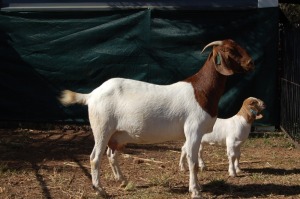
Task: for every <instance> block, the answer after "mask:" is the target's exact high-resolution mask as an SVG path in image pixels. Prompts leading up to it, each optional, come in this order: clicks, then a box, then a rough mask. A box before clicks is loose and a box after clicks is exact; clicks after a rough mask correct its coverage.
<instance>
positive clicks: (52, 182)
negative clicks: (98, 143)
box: [0, 125, 300, 199]
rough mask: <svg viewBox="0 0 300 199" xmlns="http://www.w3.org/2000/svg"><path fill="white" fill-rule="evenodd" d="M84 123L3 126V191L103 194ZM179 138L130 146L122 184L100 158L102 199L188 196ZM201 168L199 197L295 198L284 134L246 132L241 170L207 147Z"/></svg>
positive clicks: (294, 165) (292, 157)
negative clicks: (231, 170) (94, 179)
mask: <svg viewBox="0 0 300 199" xmlns="http://www.w3.org/2000/svg"><path fill="white" fill-rule="evenodd" d="M93 144H94V141H93V137H92V133H91V131H90V129H89V128H88V127H78V126H68V125H65V126H63V127H60V128H55V129H52V130H51V129H50V130H33V129H25V128H16V129H0V198H9V199H11V198H28V199H29V198H30V199H32V198H54V199H56V198H101V197H99V196H97V195H96V194H95V192H94V191H93V189H92V185H91V176H90V165H89V155H90V153H91V151H92V148H93ZM182 144H183V141H177V142H169V143H163V144H155V145H129V146H127V147H126V149H125V150H124V153H123V154H121V155H120V158H119V162H120V165H121V169H122V170H123V172H124V174H125V176H126V177H127V178H128V179H129V184H128V186H127V187H126V188H125V189H124V188H120V187H119V183H117V182H116V181H115V180H114V178H113V174H112V171H111V169H110V167H109V165H108V160H107V158H106V157H103V162H102V165H101V171H102V173H101V182H102V185H103V186H104V188H105V189H106V191H107V192H108V194H109V196H108V197H107V198H122V199H123V198H128V199H132V198H133V199H134V198H142V199H147V198H149V199H150V198H151V199H154V198H155V199H157V198H190V194H189V192H188V172H181V171H180V170H179V167H178V162H179V157H180V148H181V146H182ZM204 158H205V160H206V163H207V167H208V170H207V171H205V172H199V182H200V183H201V185H202V188H203V191H202V194H203V197H204V198H300V150H299V149H295V147H294V146H293V144H291V142H290V140H289V139H287V138H286V137H285V136H284V134H283V133H280V132H272V133H251V137H250V138H249V139H248V140H247V142H246V143H245V144H244V145H243V147H242V156H241V167H242V169H243V172H242V173H241V174H239V176H238V177H236V178H233V177H228V173H227V169H228V168H227V167H228V164H227V157H226V152H225V148H224V147H219V146H208V147H206V149H205V157H204Z"/></svg>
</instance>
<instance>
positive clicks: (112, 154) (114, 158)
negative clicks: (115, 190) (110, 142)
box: [106, 147, 127, 187]
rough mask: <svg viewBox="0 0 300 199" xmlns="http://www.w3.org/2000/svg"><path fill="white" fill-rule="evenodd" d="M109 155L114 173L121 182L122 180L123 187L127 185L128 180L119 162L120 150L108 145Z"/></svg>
mask: <svg viewBox="0 0 300 199" xmlns="http://www.w3.org/2000/svg"><path fill="white" fill-rule="evenodd" d="M106 154H107V157H108V161H109V164H110V167H111V169H112V171H113V173H114V176H115V179H116V180H117V181H119V182H121V187H125V186H126V185H127V180H126V178H125V177H124V175H123V174H122V172H121V169H120V166H119V162H118V154H119V152H118V151H117V150H114V151H113V150H112V149H111V148H109V147H108V149H107V153H106Z"/></svg>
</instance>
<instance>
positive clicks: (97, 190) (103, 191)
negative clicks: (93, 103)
mask: <svg viewBox="0 0 300 199" xmlns="http://www.w3.org/2000/svg"><path fill="white" fill-rule="evenodd" d="M93 189H94V190H95V191H96V194H97V195H100V196H102V197H107V193H106V191H105V190H104V189H102V188H100V187H97V186H95V185H93Z"/></svg>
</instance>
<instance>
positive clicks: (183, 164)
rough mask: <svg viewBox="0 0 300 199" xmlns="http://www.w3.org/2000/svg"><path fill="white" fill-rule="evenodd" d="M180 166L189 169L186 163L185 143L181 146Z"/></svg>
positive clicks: (182, 168)
mask: <svg viewBox="0 0 300 199" xmlns="http://www.w3.org/2000/svg"><path fill="white" fill-rule="evenodd" d="M179 167H180V170H181V171H187V170H188V168H187V165H186V151H185V143H184V145H183V146H182V148H181V155H180V160H179Z"/></svg>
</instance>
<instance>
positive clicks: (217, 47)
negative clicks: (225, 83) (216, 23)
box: [201, 39, 254, 75]
mask: <svg viewBox="0 0 300 199" xmlns="http://www.w3.org/2000/svg"><path fill="white" fill-rule="evenodd" d="M209 46H213V51H212V53H211V54H210V56H209V58H210V60H211V59H212V60H213V62H214V64H215V67H216V70H217V71H218V72H219V73H221V74H223V75H232V74H234V73H241V72H247V71H251V70H253V69H254V63H253V60H252V58H251V57H250V55H249V54H248V53H247V52H246V50H245V49H243V48H242V47H241V46H239V45H238V44H237V43H236V42H234V41H233V40H231V39H227V40H223V41H214V42H211V43H209V44H208V45H206V46H205V47H204V48H203V50H202V52H203V51H204V50H205V49H206V48H207V47H209ZM202 52H201V53H202Z"/></svg>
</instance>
